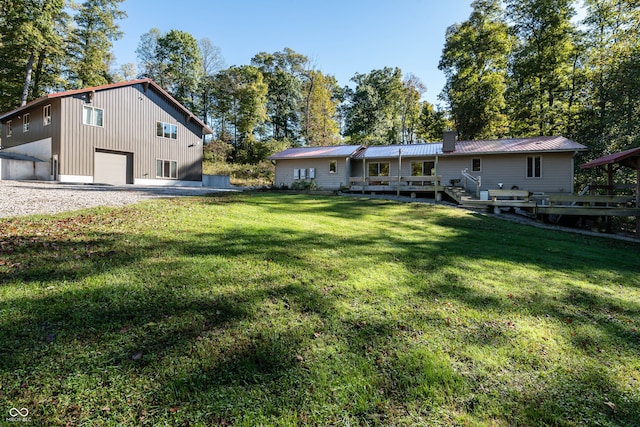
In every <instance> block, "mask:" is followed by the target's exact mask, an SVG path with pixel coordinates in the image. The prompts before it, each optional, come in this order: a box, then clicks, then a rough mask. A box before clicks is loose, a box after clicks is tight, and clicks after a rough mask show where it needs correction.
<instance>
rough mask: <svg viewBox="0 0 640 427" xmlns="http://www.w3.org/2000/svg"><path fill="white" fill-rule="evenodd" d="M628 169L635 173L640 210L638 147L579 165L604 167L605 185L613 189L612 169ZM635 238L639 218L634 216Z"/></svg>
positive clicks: (639, 228) (638, 235)
mask: <svg viewBox="0 0 640 427" xmlns="http://www.w3.org/2000/svg"><path fill="white" fill-rule="evenodd" d="M614 165H619V166H620V167H629V168H631V169H635V171H636V208H640V147H636V148H631V149H629V150H625V151H621V152H619V153H614V154H609V155H607V156H604V157H600V158H599V159H595V160H592V161H590V162H588V163H585V164H583V165H580V168H581V169H587V168H593V167H596V166H602V167H606V170H607V185H608V188H609V189H613V188H614V187H613V172H614V170H613V167H614ZM636 237H640V217H638V216H636Z"/></svg>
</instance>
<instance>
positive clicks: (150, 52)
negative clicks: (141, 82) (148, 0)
mask: <svg viewBox="0 0 640 427" xmlns="http://www.w3.org/2000/svg"><path fill="white" fill-rule="evenodd" d="M160 37H162V33H160V30H159V29H157V28H152V29H150V30H149V32H147V33H144V34H143V35H142V36H140V42H138V48H137V49H136V55H137V57H138V68H139V69H140V77H144V78H149V79H151V80H153V81H155V82H156V83H158V84H159V85H160V86H163V87H164V86H165V85H164V84H163V81H162V80H161V79H162V78H163V73H162V67H161V65H162V64H160V63H159V62H158V58H157V52H158V40H159V39H160Z"/></svg>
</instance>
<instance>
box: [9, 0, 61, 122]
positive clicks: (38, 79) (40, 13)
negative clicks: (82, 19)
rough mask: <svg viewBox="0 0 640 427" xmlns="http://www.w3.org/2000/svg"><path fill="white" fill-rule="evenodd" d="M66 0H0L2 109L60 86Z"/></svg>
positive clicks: (23, 102)
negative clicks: (27, 0) (26, 0)
mask: <svg viewBox="0 0 640 427" xmlns="http://www.w3.org/2000/svg"><path fill="white" fill-rule="evenodd" d="M65 5H66V2H65V1H64V0H47V1H43V0H33V1H29V2H25V1H22V0H0V64H2V66H0V111H7V110H10V109H13V108H15V107H17V106H20V105H24V104H26V103H27V102H28V101H31V100H32V99H34V98H37V97H39V96H41V95H43V94H44V93H46V92H47V89H49V88H51V87H55V86H57V85H58V84H59V83H60V82H61V80H62V78H61V74H62V68H63V64H64V63H65V58H64V55H65V37H66V33H65V32H66V30H67V23H68V15H67V14H66V12H65Z"/></svg>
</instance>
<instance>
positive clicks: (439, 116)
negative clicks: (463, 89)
mask: <svg viewBox="0 0 640 427" xmlns="http://www.w3.org/2000/svg"><path fill="white" fill-rule="evenodd" d="M452 126H453V124H452V123H451V122H450V121H449V120H447V117H446V113H445V112H444V111H442V110H436V109H435V108H434V107H433V105H432V104H430V103H429V102H428V101H424V102H423V103H422V105H421V109H420V117H419V118H418V124H417V128H416V134H417V136H418V137H419V138H420V139H422V140H423V141H440V140H441V139H442V135H443V133H444V131H445V130H446V129H447V128H451V127H452Z"/></svg>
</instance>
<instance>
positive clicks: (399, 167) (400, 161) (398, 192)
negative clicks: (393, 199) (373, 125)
mask: <svg viewBox="0 0 640 427" xmlns="http://www.w3.org/2000/svg"><path fill="white" fill-rule="evenodd" d="M401 171H402V148H398V189H397V191H396V195H397V196H398V197H400V178H401Z"/></svg>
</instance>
